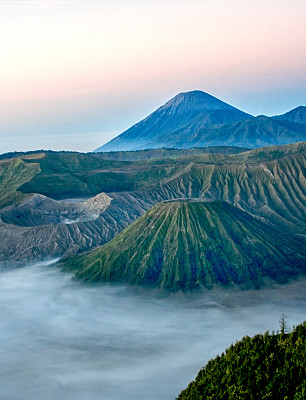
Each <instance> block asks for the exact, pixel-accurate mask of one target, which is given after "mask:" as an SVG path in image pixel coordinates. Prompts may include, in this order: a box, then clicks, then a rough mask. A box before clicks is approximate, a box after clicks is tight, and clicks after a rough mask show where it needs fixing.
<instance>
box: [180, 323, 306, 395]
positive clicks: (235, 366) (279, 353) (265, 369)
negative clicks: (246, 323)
mask: <svg viewBox="0 0 306 400" xmlns="http://www.w3.org/2000/svg"><path fill="white" fill-rule="evenodd" d="M305 398H306V322H304V323H303V324H301V325H298V326H297V327H296V328H295V329H294V331H293V332H291V333H289V334H286V333H279V334H277V335H274V334H272V335H270V334H269V333H268V332H267V333H265V334H264V335H256V336H254V337H253V338H250V337H248V336H247V337H244V338H243V339H242V340H241V341H239V342H237V343H236V344H235V345H232V346H231V347H230V348H229V349H227V350H226V351H225V353H223V354H222V355H221V356H217V357H216V358H215V359H213V360H210V361H209V362H208V364H207V365H206V366H205V367H204V368H203V369H202V370H201V371H200V372H199V373H198V376H197V377H196V379H195V381H194V382H191V383H190V384H189V386H188V387H187V389H185V390H183V391H182V392H181V394H180V395H179V396H178V398H177V400H276V399H277V400H303V399H305Z"/></svg>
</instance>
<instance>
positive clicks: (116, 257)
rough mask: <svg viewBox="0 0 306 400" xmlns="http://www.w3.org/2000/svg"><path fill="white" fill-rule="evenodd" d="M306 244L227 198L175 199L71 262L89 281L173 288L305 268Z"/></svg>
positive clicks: (283, 276) (284, 275)
mask: <svg viewBox="0 0 306 400" xmlns="http://www.w3.org/2000/svg"><path fill="white" fill-rule="evenodd" d="M304 245H305V242H303V239H296V238H295V239H290V238H288V237H286V236H285V235H283V234H281V233H279V232H277V231H276V230H274V229H272V228H271V227H269V226H267V225H266V224H265V223H263V222H261V221H259V220H257V219H255V218H253V217H252V216H250V215H249V214H248V213H246V212H244V211H241V210H240V209H238V208H236V207H234V206H231V205H230V204H228V203H225V202H199V201H169V202H164V203H159V204H157V205H156V206H154V207H153V208H152V209H151V210H149V211H148V212H147V213H146V214H144V215H143V216H142V217H141V218H139V219H138V220H137V221H136V222H134V223H133V224H132V225H130V226H129V227H128V228H126V229H125V230H124V231H122V232H121V233H120V234H119V235H118V236H116V237H115V238H114V239H112V240H111V241H110V242H109V243H107V244H105V245H104V246H102V247H101V248H99V249H96V250H93V251H91V252H89V253H87V254H85V255H82V256H79V257H77V258H73V257H72V258H69V259H67V260H66V261H65V266H66V267H67V268H78V271H77V273H76V277H77V278H81V279H84V280H86V281H92V282H124V283H130V284H133V285H145V286H147V285H149V286H152V287H156V288H167V289H170V290H180V289H183V290H185V289H193V288H197V287H201V286H205V287H208V288H210V287H212V286H213V285H214V284H216V283H217V284H221V285H224V286H227V285H229V284H232V283H234V284H237V285H242V284H244V283H246V284H250V283H252V284H255V285H258V284H260V282H261V280H262V278H263V277H265V276H268V277H271V278H273V279H275V280H277V281H279V282H282V281H285V280H287V279H288V278H289V277H291V276H296V275H297V274H298V273H300V272H304V273H305V272H306V271H305V262H304V259H305V255H306V254H305V251H304V250H303V249H305V246H304Z"/></svg>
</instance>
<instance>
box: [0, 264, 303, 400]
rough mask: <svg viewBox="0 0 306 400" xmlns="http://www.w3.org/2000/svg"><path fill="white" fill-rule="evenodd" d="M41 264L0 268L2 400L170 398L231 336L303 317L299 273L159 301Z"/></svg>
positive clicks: (0, 395) (0, 396) (219, 351)
mask: <svg viewBox="0 0 306 400" xmlns="http://www.w3.org/2000/svg"><path fill="white" fill-rule="evenodd" d="M51 264H52V262H50V261H48V262H46V263H40V264H36V265H33V266H29V267H26V268H23V269H18V270H7V271H3V272H1V273H0V302H1V308H0V321H1V322H0V324H1V329H0V380H1V385H0V398H1V399H2V400H8V399H18V400H21V399H22V400H36V399H37V400H38V399H39V400H40V399H44V400H58V399H65V400H70V399H71V400H84V399H88V400H123V399H124V400H135V399H141V400H153V399H158V400H169V399H175V397H176V396H177V395H178V393H179V392H180V391H181V390H182V389H184V388H185V387H186V385H187V384H188V382H189V381H190V380H192V379H194V378H195V376H196V374H197V372H198V370H199V369H200V368H201V367H202V366H203V365H204V364H205V363H206V362H207V361H208V360H209V359H210V358H212V357H214V356H216V355H217V354H220V353H221V352H222V351H224V350H225V348H226V347H228V346H229V345H230V344H231V343H232V342H235V341H236V340H238V339H240V338H241V337H242V336H244V335H253V334H255V333H258V332H265V331H266V330H268V329H269V330H273V329H274V330H277V329H278V327H279V323H278V320H279V318H280V314H281V312H284V313H285V314H287V315H289V319H288V322H289V325H291V326H292V325H297V324H299V323H300V322H302V320H303V319H305V309H306V299H305V295H304V293H305V289H306V281H305V280H303V281H300V282H294V283H291V284H289V285H285V286H274V288H272V287H271V288H269V289H264V290H261V291H239V290H233V291H222V290H218V291H214V292H208V293H206V294H203V295H199V296H194V295H193V296H189V297H186V296H180V295H176V296H173V297H172V296H171V297H168V298H160V297H157V296H154V295H153V293H152V292H150V291H148V292H146V291H141V292H140V293H139V292H138V293H136V292H135V291H131V290H129V289H128V288H126V287H118V286H102V287H88V286H85V285H82V284H81V283H79V282H75V281H72V280H71V275H69V274H65V273H62V272H61V271H59V270H58V269H56V268H55V267H53V266H52V265H51Z"/></svg>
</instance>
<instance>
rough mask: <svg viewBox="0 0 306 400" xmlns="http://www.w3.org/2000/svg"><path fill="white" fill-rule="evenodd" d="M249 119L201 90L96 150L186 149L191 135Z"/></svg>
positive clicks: (176, 100) (174, 101)
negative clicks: (204, 128)
mask: <svg viewBox="0 0 306 400" xmlns="http://www.w3.org/2000/svg"><path fill="white" fill-rule="evenodd" d="M249 118H252V116H251V115H249V114H246V113H244V112H243V111H240V110H238V109H237V108H235V107H232V106H230V105H229V104H227V103H224V102H223V101H221V100H219V99H217V98H216V97H213V96H211V95H209V94H207V93H205V92H201V91H200V90H194V91H191V92H185V93H180V94H178V95H177V96H175V97H174V98H173V99H171V100H169V101H168V102H167V103H166V104H164V105H163V106H161V107H159V108H158V109H157V110H156V111H154V112H153V113H152V114H150V115H149V116H148V117H146V118H145V119H143V120H142V121H140V122H138V123H137V124H135V125H133V126H132V127H131V128H129V129H128V130H126V131H125V132H123V133H122V134H121V135H119V136H117V137H116V138H115V139H113V140H111V141H110V142H108V143H106V144H105V145H103V146H102V147H100V148H98V149H97V150H96V151H117V150H120V151H121V150H143V149H153V148H162V147H167V146H168V147H174V148H185V147H186V146H185V142H186V143H187V148H188V147H190V146H189V145H188V142H189V141H190V139H191V138H192V136H193V135H194V134H196V133H197V132H198V130H199V129H200V128H202V127H204V126H205V127H207V126H212V125H215V124H217V125H218V124H224V123H233V122H236V121H241V120H246V119H249ZM178 129H179V130H180V132H179V134H178V132H177V130H178ZM166 143H167V145H166Z"/></svg>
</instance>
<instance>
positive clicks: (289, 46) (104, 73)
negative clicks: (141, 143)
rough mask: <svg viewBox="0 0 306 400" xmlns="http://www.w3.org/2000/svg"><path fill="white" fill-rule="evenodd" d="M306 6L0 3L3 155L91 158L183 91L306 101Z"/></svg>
mask: <svg viewBox="0 0 306 400" xmlns="http://www.w3.org/2000/svg"><path fill="white" fill-rule="evenodd" d="M305 19H306V1H305V0H291V1H289V0H257V1H256V2H255V1H249V0H189V1H186V0H163V1H161V0H154V1H152V0H142V1H136V0H100V1H98V0H28V1H23V0H0V48H1V62H0V84H1V86H0V89H1V90H0V153H3V152H7V151H21V150H22V151H24V150H34V149H41V148H44V149H53V150H60V149H66V150H77V151H91V150H93V149H95V148H96V147H98V146H100V145H102V144H103V143H105V142H106V141H108V140H109V139H110V138H112V137H114V136H116V135H117V134H119V133H121V132H122V131H124V130H125V129H127V128H129V127H130V126H131V125H133V124H134V123H136V122H138V121H139V120H140V119H142V118H144V117H145V116H146V115H148V114H149V113H151V112H152V111H154V110H155V109H156V108H157V107H159V106H160V105H162V104H163V103H164V102H166V101H167V100H169V99H170V98H172V97H173V96H175V95H176V94H177V93H179V92H183V91H188V90H194V89H199V90H203V91H206V92H208V93H210V94H212V95H214V96H216V97H218V98H220V99H222V100H224V101H226V102H228V103H230V104H232V105H234V106H236V107H238V108H240V109H242V110H243V111H246V112H249V113H251V114H253V115H258V114H266V115H274V114H281V113H284V112H286V111H288V110H290V109H292V108H294V107H297V106H298V105H305V103H306V24H305Z"/></svg>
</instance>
